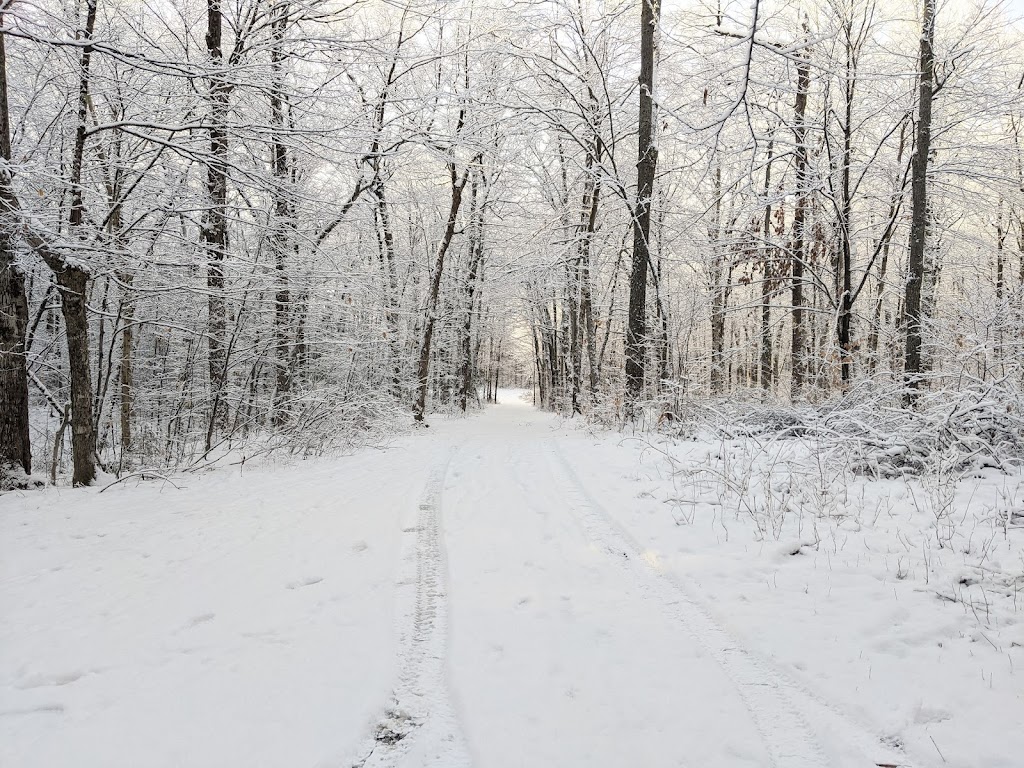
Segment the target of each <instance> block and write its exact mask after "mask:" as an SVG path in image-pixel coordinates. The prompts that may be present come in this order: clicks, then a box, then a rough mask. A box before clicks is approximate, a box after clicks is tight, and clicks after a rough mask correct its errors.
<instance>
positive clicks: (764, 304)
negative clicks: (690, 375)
mask: <svg viewBox="0 0 1024 768" xmlns="http://www.w3.org/2000/svg"><path fill="white" fill-rule="evenodd" d="M774 159H775V139H774V136H773V137H772V138H771V139H770V140H769V141H768V162H767V163H766V164H765V169H764V196H765V201H766V202H765V207H764V225H763V227H762V229H763V231H764V257H763V258H762V259H761V318H760V319H761V334H760V336H761V349H760V358H759V360H758V374H757V376H758V383H759V384H760V385H761V389H762V390H764V391H765V392H768V391H769V390H770V389H771V387H772V323H771V321H772V288H773V282H772V281H773V279H774V277H775V274H774V272H775V271H774V269H773V268H772V265H773V264H774V253H775V249H774V248H773V247H772V245H771V241H772V204H771V192H772V162H773V161H774Z"/></svg>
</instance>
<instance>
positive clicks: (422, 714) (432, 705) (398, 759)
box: [352, 449, 471, 768]
mask: <svg viewBox="0 0 1024 768" xmlns="http://www.w3.org/2000/svg"><path fill="white" fill-rule="evenodd" d="M454 453H455V450H454V449H449V450H448V451H447V455H446V456H445V457H444V458H443V459H442V460H441V461H439V462H438V463H437V465H435V466H434V468H433V469H432V470H431V472H430V475H429V476H428V478H427V483H426V486H425V488H424V490H423V493H422V495H421V496H420V500H419V504H418V507H417V510H416V515H415V522H413V524H412V525H410V526H408V527H406V528H404V529H403V533H404V534H405V541H404V543H403V547H402V549H403V557H402V566H401V569H400V573H399V580H398V589H397V595H396V602H397V606H398V610H397V615H398V619H397V624H398V626H397V629H398V642H399V651H398V655H399V659H398V682H397V684H396V686H395V690H394V693H393V695H392V698H391V701H390V702H389V704H388V706H387V708H386V709H385V711H384V714H383V715H382V716H381V718H380V719H379V720H378V721H377V722H376V724H375V725H374V726H373V732H372V733H371V734H370V735H369V737H368V738H367V739H366V741H365V742H364V744H363V747H362V748H361V749H360V750H359V755H360V757H359V759H357V760H356V761H355V762H353V763H352V768H398V767H399V766H409V768H421V767H425V766H444V768H469V766H470V764H471V761H470V758H469V751H468V749H467V747H466V742H465V739H464V738H463V736H462V731H461V728H460V726H459V722H458V718H457V717H456V715H455V709H454V707H453V706H452V703H451V699H450V697H449V693H448V684H447V680H446V667H447V646H448V589H447V584H446V579H447V576H446V565H445V556H444V543H443V535H444V532H443V530H442V526H441V498H442V494H443V491H444V481H445V477H446V476H447V473H448V467H449V465H450V464H451V461H452V458H453V456H454Z"/></svg>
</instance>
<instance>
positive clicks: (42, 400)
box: [0, 0, 1024, 485]
mask: <svg viewBox="0 0 1024 768" xmlns="http://www.w3.org/2000/svg"><path fill="white" fill-rule="evenodd" d="M0 7H2V9H3V11H2V32H3V34H2V36H0V43H2V47H0V72H2V83H0V156H2V160H0V276H2V283H0V304H2V306H0V319H2V330H0V342H2V348H0V354H2V356H3V361H2V374H0V376H2V381H0V390H2V397H3V400H2V409H0V411H2V412H0V449H2V451H3V456H2V457H0V458H2V460H3V464H4V465H5V467H6V469H5V472H6V474H7V475H8V476H9V477H8V479H7V480H6V482H8V483H10V482H12V481H14V482H23V480H21V481H19V478H23V477H24V473H31V472H33V471H34V472H35V475H36V476H39V477H40V478H47V479H53V480H54V481H56V480H57V478H59V477H61V476H63V475H65V474H69V473H70V474H71V475H72V479H73V481H74V482H75V483H76V484H86V485H87V484H90V483H91V482H93V481H94V479H95V477H96V473H97V471H98V470H104V471H106V472H109V473H115V474H123V473H126V472H132V471H137V470H139V469H140V468H145V467H166V466H178V467H181V466H196V465H198V464H202V463H204V462H208V461H210V460H213V459H215V458H216V457H218V456H223V455H227V454H228V452H229V451H231V450H232V449H237V448H238V447H239V446H248V449H249V450H251V451H255V450H264V449H265V450H271V449H286V450H290V451H293V452H299V453H308V452H316V451H320V450H323V449H324V448H326V447H329V446H333V445H338V444H339V443H347V442H349V441H356V440H359V439H362V437H361V436H365V435H367V434H370V433H372V432H373V431H374V430H378V429H381V428H386V427H388V426H389V425H396V424H400V423H402V422H403V421H404V422H408V421H417V422H419V421H423V419H424V416H425V415H426V414H429V413H431V412H459V411H466V410H467V409H473V408H476V407H478V405H479V403H480V401H481V400H482V399H487V398H491V397H493V396H494V393H495V391H496V387H497V386H498V385H505V384H515V385H519V386H526V387H529V386H533V387H534V389H535V393H536V397H537V398H538V404H539V405H542V406H543V407H545V408H549V409H553V410H557V411H561V412H564V413H566V414H567V415H568V414H581V415H582V416H584V417H588V418H594V419H600V420H603V421H605V422H609V423H615V422H617V423H622V422H623V421H624V420H636V419H646V420H648V423H653V422H654V420H655V419H658V418H659V417H661V418H662V419H664V418H665V416H666V415H667V416H668V417H669V418H670V419H671V418H672V414H676V413H678V412H680V411H681V410H683V409H685V408H686V407H688V406H687V404H688V403H689V404H692V403H694V402H709V403H710V402H722V401H725V402H740V401H744V402H748V401H749V402H758V403H769V404H787V405H788V404H792V403H795V404H798V405H804V406H806V407H809V408H810V407H821V406H822V404H835V403H860V404H861V407H862V409H863V410H864V411H865V413H866V414H868V413H869V412H870V413H874V412H877V411H878V409H879V408H880V407H882V406H884V407H887V408H889V407H891V408H903V409H906V410H907V411H908V412H909V411H913V410H915V409H916V410H922V409H927V408H929V407H931V404H934V403H936V402H940V401H941V402H950V403H954V405H953V406H952V410H950V411H948V413H949V414H952V413H954V412H955V413H957V414H959V415H963V414H962V413H960V412H961V411H964V409H967V410H969V411H972V412H975V411H977V409H978V408H982V409H986V410H987V411H988V412H992V413H998V414H1002V415H1001V416H1000V418H1003V419H1004V420H1005V419H1006V418H1015V414H1019V411H1020V393H1021V388H1022V385H1024V334H1022V330H1024V55H1022V54H1024V46H1022V33H1024V28H1022V27H1021V25H1020V24H1019V23H1017V22H1014V21H1013V20H1012V19H1011V18H1010V16H1009V14H1008V12H1007V10H1006V9H1005V8H1003V7H1001V6H1000V4H998V3H993V2H979V1H976V0H944V1H942V2H937V0H742V1H740V2H732V1H730V0H678V1H677V2H664V3H659V2H658V0H623V1H622V2H616V1H614V0H609V1H607V2H601V1H600V0H545V1H544V2H533V1H531V0H493V1H490V0H458V1H452V2H449V1H445V0H394V2H385V1H384V0H380V1H378V0H363V1H360V0H355V1H354V2H336V1H335V0H307V1H306V2H301V3H300V2H296V1H294V0H206V2H205V4H204V2H203V0H172V1H171V2H165V3H157V4H149V3H141V2H135V0H74V1H71V0H67V1H65V0H43V2H26V1H23V0H2V3H0ZM937 398H938V399H937ZM943 398H944V399H943ZM957 409H960V410H957ZM964 412H966V411H964ZM1018 434H1019V432H1018Z"/></svg>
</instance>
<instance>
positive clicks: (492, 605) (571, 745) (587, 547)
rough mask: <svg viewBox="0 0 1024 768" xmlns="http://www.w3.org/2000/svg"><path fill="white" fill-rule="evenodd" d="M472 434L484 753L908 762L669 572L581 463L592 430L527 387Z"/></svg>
mask: <svg viewBox="0 0 1024 768" xmlns="http://www.w3.org/2000/svg"><path fill="white" fill-rule="evenodd" d="M458 435H459V437H460V438H461V441H462V442H461V446H460V449H459V451H458V453H457V454H456V456H455V459H454V460H453V461H452V464H451V466H450V469H449V473H448V481H447V483H446V486H445V491H444V496H443V499H444V504H443V507H444V519H445V530H446V534H447V535H446V539H447V545H448V560H449V571H450V574H451V585H452V586H451V597H450V603H451V607H450V614H451V617H452V627H451V645H450V666H451V681H452V682H451V686H452V688H453V691H454V694H453V695H454V697H455V698H456V700H457V701H458V709H459V712H460V714H461V717H462V720H463V722H464V729H465V732H466V733H467V735H468V738H469V742H470V745H471V750H472V753H473V761H474V765H476V766H478V768H492V767H493V768H506V767H507V768H512V767H513V766H537V765H545V766H547V765H550V766H581V767H582V766H587V767H588V768H591V767H593V766H609V767H611V766H623V765H643V766H652V767H653V766H679V765H684V766H708V765H714V766H737V767H739V766H779V767H780V768H782V767H785V768H802V767H803V766H807V767H808V768H810V767H811V766H836V767H837V768H839V767H841V766H850V768H853V767H854V766H875V765H877V764H879V763H883V764H886V763H890V762H891V763H892V764H900V765H909V762H907V761H906V759H905V758H903V757H901V756H897V755H893V754H892V753H891V751H890V750H888V749H886V748H885V747H884V746H883V745H882V744H881V743H880V741H879V740H878V739H877V738H876V737H875V735H873V734H870V733H866V732H864V731H863V730H862V729H861V728H860V727H859V726H857V725H855V724H854V723H852V722H850V721H849V720H847V719H846V718H845V717H844V716H843V715H842V714H841V713H839V712H837V711H833V710H830V708H829V707H828V706H827V705H822V704H821V703H820V702H815V701H813V700H812V701H807V699H809V698H813V697H812V695H810V694H809V693H808V692H804V691H802V690H800V689H798V688H797V687H795V686H790V685H789V684H788V681H787V680H785V679H784V678H783V677H782V676H781V675H780V674H779V673H778V672H777V671H776V670H774V669H773V668H772V667H771V666H770V665H769V664H768V663H767V662H764V661H761V660H758V659H756V657H755V656H754V655H753V654H752V653H750V652H749V651H748V650H747V649H745V648H743V647H742V646H741V645H740V644H739V643H738V641H737V640H735V639H734V638H733V637H732V636H730V635H729V634H728V633H727V632H726V631H725V630H723V629H722V628H721V627H720V626H719V625H718V624H716V623H715V620H714V619H713V618H711V616H710V615H709V614H708V613H707V612H706V611H704V610H703V608H702V606H701V605H700V604H699V603H697V602H696V601H695V600H694V599H693V598H692V597H691V596H690V595H689V594H688V593H687V592H686V590H685V589H684V588H681V587H680V585H678V584H677V583H674V582H673V581H672V580H671V579H670V578H669V576H668V575H665V574H662V572H661V570H660V567H659V563H658V561H657V555H656V554H655V553H653V552H649V551H644V550H642V549H641V548H639V547H637V545H636V544H635V543H634V540H633V539H632V537H630V535H629V533H628V532H626V531H624V530H622V529H621V528H619V527H618V525H617V523H616V522H615V521H614V519H613V518H612V516H611V515H609V514H608V513H607V511H606V510H604V509H603V507H602V505H601V502H600V501H599V500H597V499H595V498H593V496H591V495H590V494H589V493H588V491H587V489H586V487H585V486H584V485H583V484H582V483H580V481H579V480H578V478H577V477H576V474H575V472H574V471H573V468H572V462H571V460H570V459H569V458H567V457H566V455H565V454H566V453H567V452H570V451H571V450H572V447H573V444H574V443H576V442H577V441H578V439H579V438H578V437H577V436H572V435H565V434H564V433H562V432H561V431H559V430H556V429H555V428H554V424H553V420H552V419H551V417H549V416H546V415H543V414H540V413H538V412H536V411H534V410H532V409H530V408H524V407H522V404H521V403H517V402H515V401H509V402H508V403H507V404H506V407H504V408H496V409H492V410H490V411H488V412H487V413H486V414H484V416H482V417H481V418H479V419H477V420H474V421H472V422H469V423H468V424H465V425H459V427H458ZM823 710H824V711H823Z"/></svg>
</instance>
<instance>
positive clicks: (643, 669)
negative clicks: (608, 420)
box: [0, 393, 1024, 768]
mask: <svg viewBox="0 0 1024 768" xmlns="http://www.w3.org/2000/svg"><path fill="white" fill-rule="evenodd" d="M502 401H503V404H502V405H501V406H498V407H493V408H490V409H488V410H487V411H486V412H485V413H484V414H483V415H481V416H479V417H475V418H470V419H452V420H449V421H442V420H438V421H436V422H435V423H434V424H433V426H432V427H431V428H430V429H429V430H423V431H421V432H418V433H417V434H415V435H413V436H411V437H408V438H403V439H401V440H398V441H396V443H395V444H394V445H393V446H391V447H390V448H388V449H387V450H386V451H377V450H367V451H364V452H361V453H359V454H357V455H355V456H350V457H346V458H340V459H331V460H327V459H324V460H316V461H310V462H305V463H301V464H299V465H297V466H292V467H268V466H252V465H248V464H247V465H245V466H244V467H242V468H238V467H235V468H233V469H222V470H217V471H213V472H210V473H208V474H205V475H193V476H186V477H184V478H182V479H180V480H178V479H176V480H175V483H176V484H177V485H178V486H180V487H175V486H172V485H171V484H169V483H162V482H145V483H141V484H135V483H134V481H132V482H129V483H122V484H119V485H116V486H114V487H111V488H109V489H108V490H106V491H105V492H103V493H99V492H98V489H87V490H70V489H49V490H46V491H34V492H26V493H21V494H18V493H12V494H8V495H6V496H4V497H2V498H0V615H2V617H3V622H2V624H0V766H4V767H5V768H6V766H11V767H12V768H14V767H17V768H22V767H24V768H34V767H35V766H40V767H46V768H51V767H53V768H55V767H58V766H61V767H63V766H68V767H71V766H73V767H74V768H92V767H96V768H99V767H101V766H102V767H103V768H113V767H115V766H124V767H125V768H127V767H129V766H130V767H132V768H136V767H137V766H146V768H162V767H164V766H167V767H169V766H188V767H189V768H192V767H193V766H195V767H197V768H199V767H206V766H209V767H210V768H213V767H214V766H216V767H217V768H223V767H225V766H245V767H246V768H250V767H256V766H268V767H270V766H275V767H276V766H281V767H282V768H284V767H285V766H287V768H295V767H296V766H311V767H312V766H332V767H340V768H347V767H348V766H355V765H359V766H367V767H369V766H398V765H403V766H426V765H432V766H460V767H462V766H474V767H475V768H486V767H489V766H493V767H495V768H499V767H505V766H507V767H509V768H512V767H513V766H516V767H518V766H524V767H525V766H529V767H530V768H547V767H549V766H550V767H551V768H563V767H564V768H568V767H571V766H580V767H581V768H582V767H583V766H586V768H602V767H603V766H607V767H608V768H612V767H614V768H621V767H622V766H644V768H656V767H657V766H666V767H667V766H679V765H685V766H691V767H692V768H698V767H701V768H703V767H704V766H715V767H716V768H717V767H718V766H721V767H722V768H729V767H731V766H736V767H737V768H741V767H747V766H750V767H753V766H777V767H778V768H800V767H801V766H836V767H837V768H846V767H847V766H849V767H850V768H854V766H858V767H861V766H866V767H867V768H871V766H877V765H886V764H889V765H900V766H919V767H920V768H928V767H932V766H934V767H936V768H937V767H938V766H946V765H950V766H961V767H963V768H966V767H967V766H971V767H978V768H983V767H984V768H988V767H991V768H996V767H999V768H1009V767H1011V766H1013V767H1016V768H1019V767H1020V766H1022V765H1024V758H1022V757H1021V755H1024V728H1022V727H1021V725H1020V724H1021V723H1022V722H1024V677H1021V674H1022V673H1021V672H1020V671H1019V669H1022V668H1024V620H1022V619H1024V616H1022V614H1021V610H1022V609H1024V595H1021V596H1020V598H1018V596H1017V590H1020V591H1022V592H1024V584H1022V583H1021V580H1020V574H1021V573H1022V572H1024V560H1022V559H1021V557H1022V553H1024V528H1022V527H1021V520H1020V517H1021V516H1024V509H1022V504H1024V484H1022V481H1021V478H1020V477H1007V476H1005V475H998V474H995V473H992V474H986V475H983V476H979V477H969V478H964V479H961V480H959V481H956V482H953V481H940V480H924V481H913V482H906V481H902V480H899V481H897V480H889V481H873V480H866V479H863V478H857V477H854V476H851V475H849V474H846V473H844V472H842V471H840V469H837V468H836V467H834V466H832V465H830V464H829V463H828V462H825V461H823V460H822V458H821V457H820V456H819V455H818V454H816V453H815V451H814V450H813V449H812V448H811V447H808V446H803V445H800V444H799V443H784V444H783V443H779V444H770V445H764V444H759V443H757V442H756V441H754V440H752V439H746V440H743V441H731V442H730V441H717V440H712V439H707V440H698V441H693V442H684V443H667V442H661V441H653V442H652V441H651V440H648V439H644V440H639V439H623V438H622V436H621V435H592V434H590V433H588V432H587V431H585V430H580V429H576V428H568V427H567V426H566V425H564V424H563V423H562V422H560V421H559V420H558V419H557V418H555V417H553V416H551V415H548V414H542V413H539V412H537V411H535V410H534V409H532V408H531V407H529V406H528V405H527V404H525V403H524V402H523V401H522V400H520V399H519V398H517V397H516V396H514V395H513V394H512V393H504V396H503V397H502Z"/></svg>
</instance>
